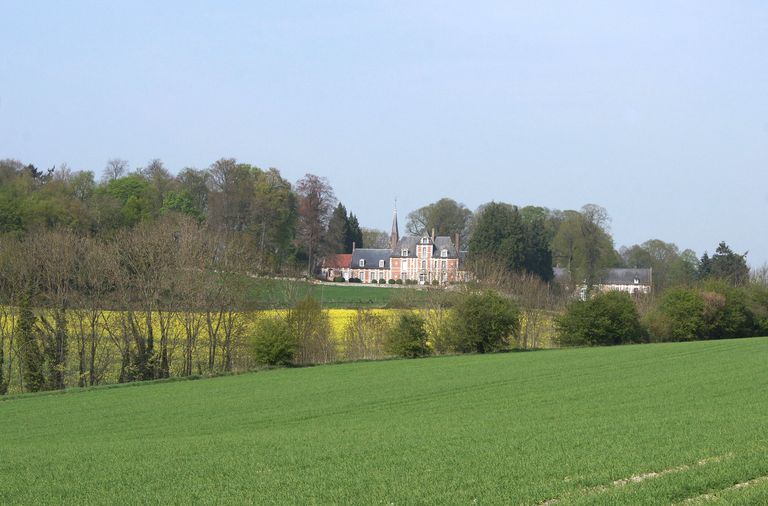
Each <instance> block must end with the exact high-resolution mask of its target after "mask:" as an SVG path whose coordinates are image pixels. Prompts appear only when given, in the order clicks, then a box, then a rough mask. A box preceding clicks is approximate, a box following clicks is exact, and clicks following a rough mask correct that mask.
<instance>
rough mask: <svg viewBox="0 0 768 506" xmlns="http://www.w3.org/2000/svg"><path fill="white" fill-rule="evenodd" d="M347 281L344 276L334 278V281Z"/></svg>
mask: <svg viewBox="0 0 768 506" xmlns="http://www.w3.org/2000/svg"><path fill="white" fill-rule="evenodd" d="M345 281H346V279H344V276H336V277H335V278H333V282H334V283H344V282H345Z"/></svg>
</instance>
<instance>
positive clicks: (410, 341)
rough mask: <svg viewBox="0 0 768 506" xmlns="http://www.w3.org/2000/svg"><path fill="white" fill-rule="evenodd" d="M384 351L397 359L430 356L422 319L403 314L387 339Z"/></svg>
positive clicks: (415, 315)
mask: <svg viewBox="0 0 768 506" xmlns="http://www.w3.org/2000/svg"><path fill="white" fill-rule="evenodd" d="M386 350H387V352H389V353H391V354H392V355H396V356H398V357H406V358H415V357H424V356H427V355H429V354H430V350H429V347H428V346H427V331H426V329H425V328H424V318H422V317H421V316H419V315H417V314H415V313H404V314H402V315H401V316H400V320H398V322H397V324H396V325H395V326H394V327H393V328H392V329H391V331H390V333H389V336H388V337H387V342H386Z"/></svg>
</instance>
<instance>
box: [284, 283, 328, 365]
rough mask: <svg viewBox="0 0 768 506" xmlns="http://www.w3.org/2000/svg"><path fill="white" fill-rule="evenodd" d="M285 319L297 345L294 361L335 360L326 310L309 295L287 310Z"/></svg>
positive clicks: (319, 361) (316, 361) (321, 361)
mask: <svg viewBox="0 0 768 506" xmlns="http://www.w3.org/2000/svg"><path fill="white" fill-rule="evenodd" d="M286 321H287V322H288V327H289V328H290V331H291V335H292V336H293V338H294V340H295V341H296V345H297V348H296V354H295V356H294V363H296V364H322V363H326V362H333V361H334V360H336V343H335V341H334V340H333V338H332V336H331V322H330V319H329V318H328V312H327V311H324V310H323V308H322V307H320V304H319V303H318V302H317V300H315V299H314V298H313V297H312V296H311V295H307V296H306V297H304V298H303V299H301V300H299V301H298V302H296V303H295V304H294V305H293V307H292V308H290V309H289V310H288V314H287V317H286Z"/></svg>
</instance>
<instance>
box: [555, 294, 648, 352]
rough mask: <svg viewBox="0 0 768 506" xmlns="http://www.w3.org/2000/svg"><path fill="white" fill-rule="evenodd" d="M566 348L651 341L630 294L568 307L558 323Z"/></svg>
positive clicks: (589, 300) (560, 336)
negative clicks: (570, 346) (569, 346)
mask: <svg viewBox="0 0 768 506" xmlns="http://www.w3.org/2000/svg"><path fill="white" fill-rule="evenodd" d="M555 326H556V328H557V333H558V340H559V342H560V344H563V345H577V346H583V345H586V346H596V345H598V346H600V345H612V344H624V343H641V342H646V341H648V333H647V332H646V330H645V328H644V327H643V326H642V325H641V324H640V317H639V315H638V313H637V308H635V304H634V303H633V302H632V299H631V298H630V296H629V294H628V293H624V292H607V293H601V294H597V295H595V296H594V297H592V298H590V299H588V300H585V301H580V300H578V301H574V302H572V303H571V304H569V305H568V308H567V309H566V312H565V314H564V315H562V316H560V317H559V318H557V319H556V320H555Z"/></svg>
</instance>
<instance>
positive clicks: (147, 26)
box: [0, 0, 768, 266]
mask: <svg viewBox="0 0 768 506" xmlns="http://www.w3.org/2000/svg"><path fill="white" fill-rule="evenodd" d="M0 19H2V25H3V28H2V30H0V48H2V49H0V158H6V157H12V158H18V159H21V160H23V161H26V162H31V163H35V164H36V165H38V166H42V167H50V166H52V165H54V164H56V165H58V164H60V163H62V162H66V163H67V164H69V165H70V167H72V168H73V169H89V170H94V171H96V172H97V173H98V172H100V171H101V169H102V168H103V167H104V164H105V162H106V160H107V159H109V158H114V157H120V158H125V159H127V160H129V161H130V163H131V165H132V166H133V167H135V166H140V165H143V164H145V163H146V162H147V161H148V160H150V159H152V158H161V159H162V160H163V161H164V162H165V163H166V165H167V166H168V167H169V168H170V169H171V170H172V171H174V172H176V171H178V170H179V169H181V168H183V167H185V166H193V167H198V168H202V167H206V166H208V165H209V164H210V163H211V162H213V161H214V160H216V159H218V158H220V157H235V158H237V159H238V160H241V161H243V162H249V163H253V164H256V165H258V166H261V167H269V166H274V167H277V168H279V169H280V170H281V171H282V173H283V174H284V176H285V177H287V178H289V179H290V180H292V181H296V180H297V179H298V178H300V177H301V176H302V175H303V174H304V173H306V172H313V173H316V174H319V175H324V176H326V177H328V179H329V180H330V181H331V183H332V184H333V186H334V188H335V190H336V195H337V196H338V198H339V199H340V200H341V201H342V202H343V203H344V204H345V205H347V207H348V208H349V209H350V210H352V211H353V212H355V213H356V214H357V215H358V216H359V217H360V220H361V222H362V224H363V225H364V226H369V227H378V228H384V229H387V228H388V227H389V224H390V220H391V213H392V202H393V198H394V197H395V196H397V197H398V202H399V205H398V207H399V209H400V211H401V215H404V214H405V213H407V212H408V211H410V210H412V209H414V208H417V207H420V206H422V205H425V204H428V203H430V202H433V201H435V200H437V199H439V198H441V197H443V196H449V197H452V198H455V199H456V200H459V201H461V202H464V203H465V204H466V205H467V206H468V207H470V208H472V209H474V208H475V207H477V206H478V205H479V204H482V203H484V202H487V201H490V200H497V201H506V202H511V203H514V204H518V205H528V204H535V205H543V206H547V207H551V208H559V209H569V208H579V207H581V206H582V205H583V204H585V203H596V204H600V205H602V206H604V207H605V208H607V209H608V212H609V213H610V215H611V216H612V218H613V223H612V232H613V234H614V237H615V239H616V243H617V246H620V245H630V244H633V243H638V242H642V241H644V240H646V239H650V238H659V239H663V240H666V241H674V242H675V243H677V244H678V245H679V246H680V247H681V248H686V247H688V248H692V249H694V250H695V251H696V252H697V254H699V255H700V254H701V253H702V252H703V251H704V250H705V249H707V250H709V251H710V253H711V252H712V251H713V250H714V249H715V247H716V245H717V243H718V242H719V241H720V240H725V241H727V242H728V243H729V244H730V245H731V246H732V247H733V248H734V249H735V250H736V251H740V252H743V251H744V250H747V249H749V250H750V253H749V256H748V260H749V261H750V263H751V264H752V265H753V266H754V265H760V264H762V263H764V262H768V225H766V216H768V185H767V184H766V183H768V3H766V2H764V1H720V2H716V1H690V2H686V1H682V2H674V1H672V2H670V1H661V2H614V1H605V2H505V1H500V2H449V1H434V2H419V1H378V2H363V1H360V0H357V1H349V2H340V1H339V2H322V1H311V2H310V1H307V2H286V1H275V2H190V1H184V2H170V1H167V2H139V1H130V2H102V1H93V2H84V1H67V2H64V1H62V2H53V1H51V2H30V1H19V2H12V1H7V0H0Z"/></svg>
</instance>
